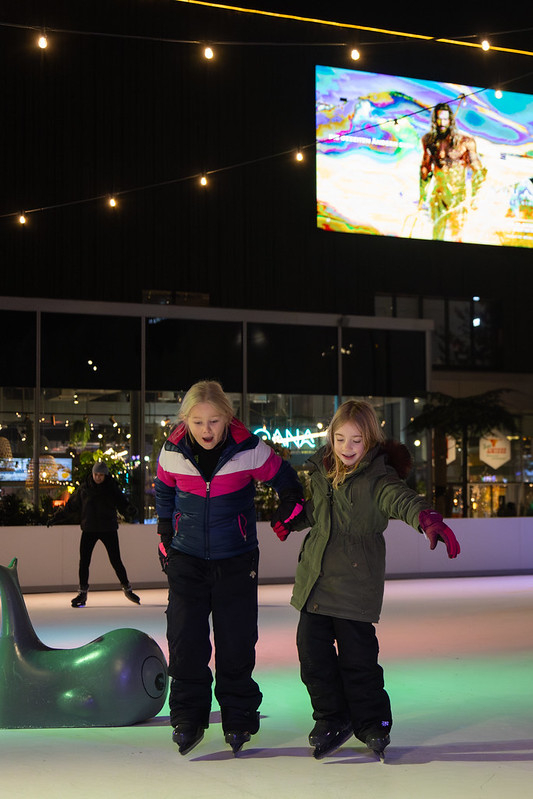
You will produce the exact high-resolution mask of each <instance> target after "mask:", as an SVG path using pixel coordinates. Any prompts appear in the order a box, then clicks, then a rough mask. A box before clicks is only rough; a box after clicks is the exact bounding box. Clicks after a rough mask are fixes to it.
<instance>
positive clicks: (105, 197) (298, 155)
mask: <svg viewBox="0 0 533 799" xmlns="http://www.w3.org/2000/svg"><path fill="white" fill-rule="evenodd" d="M176 2H190V3H193V4H195V5H200V6H207V7H210V8H217V9H224V10H231V11H236V12H242V13H249V14H259V15H264V16H270V17H277V18H283V19H292V20H295V21H298V22H306V23H314V24H321V25H329V26H334V27H338V28H349V29H357V30H361V31H366V32H371V33H379V34H384V35H387V36H394V37H398V36H399V37H406V38H415V39H420V40H425V41H435V42H439V43H446V44H453V45H463V46H467V47H477V48H480V49H482V50H484V51H488V50H489V49H494V50H497V51H500V52H507V53H514V54H520V55H527V56H533V52H530V51H526V50H518V49H512V48H503V47H495V46H491V45H490V44H489V41H488V39H484V40H483V41H482V42H480V43H477V42H467V41H464V39H469V38H473V37H474V36H475V34H469V35H466V36H464V37H458V38H456V39H442V38H436V37H433V36H426V35H422V34H414V33H408V32H403V31H393V30H388V29H384V28H373V27H372V28H371V27H367V26H362V25H355V24H351V23H341V22H334V21H331V20H322V19H315V18H311V17H300V16H295V15H290V14H283V13H277V12H271V11H263V10H259V9H249V8H242V7H238V6H230V5H226V4H220V3H209V2H204V1H203V0H176ZM0 27H8V28H18V29H22V30H28V31H32V32H36V33H38V39H37V45H38V47H40V48H41V49H43V50H45V49H46V48H47V47H48V37H47V34H50V33H61V34H67V35H85V36H95V37H109V38H117V39H133V40H145V41H152V42H160V43H168V44H188V45H196V46H198V45H200V46H202V47H204V51H203V54H204V57H205V58H206V59H208V60H212V59H214V58H215V51H214V50H213V47H214V46H239V45H240V46H244V45H246V46H252V45H253V46H290V47H296V46H313V47H316V46H327V47H347V46H349V45H347V44H346V42H242V41H241V42H239V41H210V42H209V44H207V43H206V42H205V41H204V42H202V41H200V40H192V39H175V38H166V37H164V38H163V37H153V36H144V35H143V36H141V35H132V34H125V33H103V32H97V31H82V30H72V29H66V28H57V27H48V26H46V27H43V26H34V25H21V24H17V23H9V22H0ZM528 30H532V29H531V28H526V29H524V30H519V31H501V32H500V33H501V34H504V33H505V34H508V33H517V32H520V33H523V32H527V31H528ZM495 35H498V34H491V36H495ZM460 39H463V41H460ZM365 44H368V43H365V42H361V43H360V44H359V47H364V46H365ZM373 44H375V43H373ZM350 57H351V58H352V59H353V60H355V61H356V60H359V58H360V57H361V52H360V50H359V49H357V48H354V47H352V48H351V52H350ZM531 74H533V72H528V73H526V74H525V75H520V76H518V77H514V78H511V79H509V80H507V81H504V82H500V84H499V87H498V92H499V93H500V94H501V89H502V88H503V87H504V86H507V85H509V84H511V83H513V82H516V81H519V80H522V79H523V78H526V77H529V76H530V75H531ZM483 91H487V89H479V90H477V91H475V92H472V93H471V94H470V95H464V94H461V95H458V96H457V97H456V98H455V100H453V101H452V102H454V101H458V102H461V101H462V100H463V99H465V98H466V97H467V96H471V95H472V94H478V93H480V92H483ZM432 110H433V107H428V108H424V109H419V110H416V111H414V112H411V113H408V114H404V115H402V116H399V117H397V118H395V119H391V120H388V121H385V122H382V123H376V124H375V125H373V126H371V127H372V128H379V127H382V126H383V125H386V124H390V122H394V124H397V123H399V122H400V121H401V120H403V119H405V118H408V117H410V116H414V115H418V114H422V113H431V111H432ZM365 129H366V130H368V126H367V127H366V128H365ZM358 132H361V131H357V130H356V131H353V133H358ZM340 135H341V134H339V136H340ZM336 138H339V137H330V138H328V141H334V140H335V139H336ZM317 143H320V141H318V142H315V141H313V142H310V143H308V144H305V145H303V146H301V147H298V148H291V149H289V150H283V151H281V152H275V153H270V154H268V155H264V156H259V157H257V158H253V159H249V160H246V161H241V162H238V163H233V164H228V165H226V166H221V167H218V168H214V169H210V170H205V171H203V172H202V173H198V172H196V173H193V174H189V175H185V176H180V177H176V178H171V179H168V180H164V181H159V182H157V183H149V184H144V185H142V186H135V187H130V188H125V189H121V190H119V191H115V192H113V193H112V194H110V193H106V194H99V195H96V196H91V197H86V198H81V199H80V198H78V199H74V200H68V201H65V202H61V203H55V204H51V205H41V206H40V207H36V208H29V209H24V210H23V211H22V212H21V211H20V210H18V211H11V212H8V213H4V214H0V219H6V218H16V219H17V221H18V222H19V224H21V225H25V224H26V223H27V221H28V216H29V215H30V214H36V213H38V212H44V211H51V210H55V209H59V208H66V207H72V206H75V205H81V204H88V203H95V202H102V201H105V202H106V203H107V204H108V205H109V207H110V208H113V209H115V208H117V205H118V202H117V199H118V198H119V197H123V196H125V195H128V194H133V193H139V192H144V191H148V190H152V189H157V188H162V187H164V186H169V185H172V184H178V183H184V182H189V181H196V182H199V184H200V185H201V186H203V187H205V186H207V185H208V183H209V180H208V178H209V177H210V176H214V175H216V174H219V173H223V172H228V171H230V170H236V169H241V168H243V167H246V166H251V165H255V164H259V163H261V162H265V161H269V160H274V159H278V158H282V157H286V156H290V155H293V156H294V157H295V159H296V160H297V161H298V162H300V163H301V162H302V161H304V152H305V151H306V150H309V149H311V148H314V147H315V146H316V144H317Z"/></svg>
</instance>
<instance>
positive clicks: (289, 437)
mask: <svg viewBox="0 0 533 799" xmlns="http://www.w3.org/2000/svg"><path fill="white" fill-rule="evenodd" d="M254 433H255V435H256V436H259V438H262V439H263V440H264V441H272V443H273V444H281V446H282V447H289V448H290V447H291V446H292V447H296V449H301V448H302V447H303V446H304V445H305V444H306V445H307V446H308V447H310V448H311V449H316V446H317V443H316V439H317V438H323V437H324V436H325V435H326V431H325V430H320V431H319V432H318V433H312V432H311V430H310V429H309V428H308V427H307V428H306V429H305V430H304V431H303V432H302V433H301V432H300V428H298V427H297V428H296V429H295V430H294V431H293V430H290V429H289V428H285V435H283V434H282V432H281V430H280V429H279V427H276V429H275V430H274V432H273V433H271V432H270V430H267V429H266V427H258V428H257V430H254Z"/></svg>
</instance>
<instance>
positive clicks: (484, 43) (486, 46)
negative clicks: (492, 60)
mask: <svg viewBox="0 0 533 799" xmlns="http://www.w3.org/2000/svg"><path fill="white" fill-rule="evenodd" d="M481 49H482V50H485V52H487V50H490V44H489V42H488V41H487V39H483V41H482V42H481Z"/></svg>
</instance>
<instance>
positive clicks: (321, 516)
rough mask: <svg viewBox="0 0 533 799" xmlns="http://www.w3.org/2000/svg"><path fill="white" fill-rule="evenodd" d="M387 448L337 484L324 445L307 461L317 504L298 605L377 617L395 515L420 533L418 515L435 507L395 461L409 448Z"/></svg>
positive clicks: (301, 565) (299, 573)
mask: <svg viewBox="0 0 533 799" xmlns="http://www.w3.org/2000/svg"><path fill="white" fill-rule="evenodd" d="M385 446H386V451H385V448H384V447H383V446H377V447H375V448H374V449H372V450H370V451H369V452H368V453H367V454H366V455H365V457H364V459H363V460H362V461H361V463H360V464H359V465H358V467H357V469H356V470H355V472H353V474H351V475H350V476H349V477H347V478H346V480H345V481H344V483H343V484H342V485H340V486H339V487H338V488H336V489H333V486H332V484H331V481H330V480H329V479H328V478H327V476H326V469H325V466H324V463H323V458H324V453H325V447H323V448H322V449H320V450H319V451H318V452H317V453H316V454H315V455H313V456H312V457H311V458H310V459H309V461H308V464H309V465H310V467H311V470H312V473H311V494H312V502H311V503H309V506H310V507H309V509H308V510H307V516H308V518H309V520H310V521H311V523H312V527H311V530H310V532H309V533H308V534H307V536H306V538H305V540H304V542H303V545H302V549H301V551H300V555H299V560H298V566H297V569H296V577H295V585H294V590H293V595H292V599H291V604H292V605H294V607H296V608H297V609H298V610H301V609H302V608H303V607H304V606H306V609H307V610H308V611H309V612H311V613H318V614H320V615H326V616H335V617H337V618H343V619H353V620H356V621H368V622H377V621H378V620H379V615H380V612H381V606H382V602H383V590H384V583H385V538H384V535H383V532H384V530H385V529H386V527H387V525H388V523H389V519H401V520H402V521H404V522H406V523H407V524H409V525H411V526H412V527H414V528H415V530H417V531H418V532H420V528H419V526H418V515H419V513H420V511H422V510H424V509H426V508H429V507H431V506H430V505H429V504H428V502H427V500H426V499H425V498H423V497H421V496H419V495H418V494H417V493H416V492H415V491H413V490H412V489H410V488H409V487H408V486H407V485H406V483H405V482H404V480H402V479H401V478H400V476H399V474H398V471H397V470H396V468H395V467H394V466H393V465H392V463H394V462H395V460H398V459H397V458H396V456H397V455H399V460H401V458H402V457H403V458H404V457H405V453H407V450H406V448H405V447H404V446H403V445H402V444H397V443H395V442H387V445H385ZM407 457H408V458H409V455H408V453H407ZM400 471H401V468H400ZM311 516H312V519H311ZM300 527H302V525H300Z"/></svg>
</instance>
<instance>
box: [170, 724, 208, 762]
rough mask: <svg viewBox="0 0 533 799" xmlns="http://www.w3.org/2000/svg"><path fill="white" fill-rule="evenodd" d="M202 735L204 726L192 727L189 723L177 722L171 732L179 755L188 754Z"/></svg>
mask: <svg viewBox="0 0 533 799" xmlns="http://www.w3.org/2000/svg"><path fill="white" fill-rule="evenodd" d="M203 737H204V727H194V726H191V725H190V724H178V726H177V727H174V731H173V733H172V740H173V741H174V743H175V744H177V745H178V749H179V752H180V755H187V754H189V752H190V751H191V750H192V749H194V747H195V746H197V745H198V744H199V743H200V741H201V740H202V738H203Z"/></svg>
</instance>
